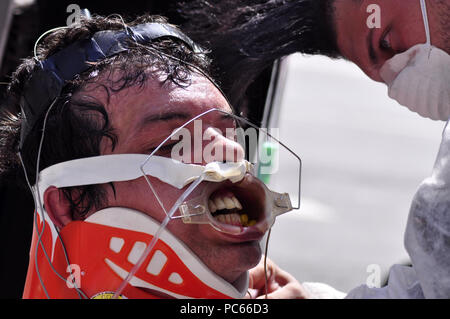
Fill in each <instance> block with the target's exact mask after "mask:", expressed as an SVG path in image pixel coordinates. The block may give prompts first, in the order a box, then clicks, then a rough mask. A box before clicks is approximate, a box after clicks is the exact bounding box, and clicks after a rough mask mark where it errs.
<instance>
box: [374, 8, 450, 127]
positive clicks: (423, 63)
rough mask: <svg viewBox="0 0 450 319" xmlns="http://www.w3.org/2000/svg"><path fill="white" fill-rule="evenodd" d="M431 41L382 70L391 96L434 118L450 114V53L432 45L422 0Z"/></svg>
mask: <svg viewBox="0 0 450 319" xmlns="http://www.w3.org/2000/svg"><path fill="white" fill-rule="evenodd" d="M420 4H421V9H422V15H423V20H424V25H425V31H426V36H427V42H426V43H424V44H418V45H415V46H413V47H412V48H410V49H409V50H407V51H406V52H403V53H401V54H397V55H395V56H394V57H393V58H392V59H390V60H388V61H387V62H386V63H385V64H384V65H383V67H382V68H381V70H380V76H381V78H382V79H383V81H384V82H385V83H386V84H387V85H388V88H389V97H391V98H392V99H394V100H396V101H397V102H398V103H400V104H401V105H403V106H406V107H407V108H408V109H409V110H411V111H413V112H416V113H418V114H420V115H421V116H423V117H426V118H430V119H432V120H441V121H447V120H448V119H449V117H450V84H449V83H450V56H449V55H448V54H447V53H446V52H445V51H443V50H441V49H439V48H437V47H435V46H432V45H431V37H430V28H429V23H428V16H427V8H426V3H425V0H420Z"/></svg>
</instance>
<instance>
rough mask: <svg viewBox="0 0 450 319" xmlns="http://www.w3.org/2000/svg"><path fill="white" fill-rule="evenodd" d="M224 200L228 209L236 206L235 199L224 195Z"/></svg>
mask: <svg viewBox="0 0 450 319" xmlns="http://www.w3.org/2000/svg"><path fill="white" fill-rule="evenodd" d="M223 202H224V203H225V207H226V208H227V209H233V208H234V207H235V205H234V202H233V200H232V199H231V198H229V197H224V198H223Z"/></svg>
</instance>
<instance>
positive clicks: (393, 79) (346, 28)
mask: <svg viewBox="0 0 450 319" xmlns="http://www.w3.org/2000/svg"><path fill="white" fill-rule="evenodd" d="M328 2H329V4H330V6H331V7H333V10H331V11H332V14H331V15H332V18H333V25H334V29H335V30H334V31H335V34H336V38H337V39H336V42H337V45H338V47H339V51H340V54H341V55H342V57H344V58H345V59H348V60H350V61H352V62H354V63H355V64H357V65H358V66H359V67H360V68H361V69H362V70H363V71H364V72H365V73H366V74H367V75H368V76H369V77H370V78H372V79H373V80H375V81H378V82H384V83H385V84H386V85H387V88H388V90H387V91H388V95H389V96H390V97H391V98H392V99H394V100H396V101H397V102H398V103H399V104H400V105H403V106H405V107H407V108H408V109H409V110H411V111H412V112H415V113H418V114H419V115H420V116H422V117H425V118H429V119H432V120H438V121H449V118H450V56H449V53H450V24H449V23H450V21H449V15H450V1H448V0H430V1H428V2H426V1H425V0H402V1H394V0H391V1H373V0H360V1H350V0H330V1H328ZM371 4H377V5H379V7H380V9H381V17H382V19H381V26H380V28H373V29H371V28H368V27H367V24H366V21H367V11H366V8H367V7H368V6H369V5H371ZM427 5H428V6H427ZM449 159H450V126H449V125H448V122H447V125H446V127H445V130H444V132H443V135H442V144H441V147H440V150H439V153H438V155H437V159H436V162H435V166H434V168H433V172H432V175H431V177H429V178H427V179H425V180H424V182H423V183H422V184H421V185H420V187H419V189H418V191H417V193H416V195H415V197H414V199H413V202H412V205H411V209H410V215H409V218H408V223H407V228H406V232H405V247H406V250H407V252H408V253H409V256H410V258H411V262H412V266H403V265H395V266H393V267H392V268H391V270H390V273H389V280H388V284H387V285H386V286H385V287H382V288H370V287H368V286H367V285H363V286H360V287H357V288H355V289H353V290H351V291H350V292H349V293H348V294H347V295H346V296H345V294H343V293H342V294H340V293H339V292H337V291H336V290H334V289H333V288H332V287H329V286H327V285H325V284H321V283H303V286H304V288H305V289H306V290H307V291H308V292H309V295H310V297H311V298H342V297H344V296H345V297H346V298H450V162H449ZM255 276H257V273H256V271H255Z"/></svg>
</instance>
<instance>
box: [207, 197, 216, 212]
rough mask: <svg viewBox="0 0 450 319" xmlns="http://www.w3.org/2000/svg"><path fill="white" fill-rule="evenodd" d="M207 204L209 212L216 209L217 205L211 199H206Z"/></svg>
mask: <svg viewBox="0 0 450 319" xmlns="http://www.w3.org/2000/svg"><path fill="white" fill-rule="evenodd" d="M208 205H209V211H210V212H211V213H214V212H215V211H216V210H217V206H216V205H215V204H214V202H213V201H212V200H209V201H208Z"/></svg>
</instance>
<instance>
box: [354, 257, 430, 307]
mask: <svg viewBox="0 0 450 319" xmlns="http://www.w3.org/2000/svg"><path fill="white" fill-rule="evenodd" d="M423 297H424V296H423V292H422V289H421V286H420V283H419V281H418V280H417V275H416V272H415V271H414V268H413V267H410V266H402V265H394V266H392V267H391V269H390V271H389V279H388V284H387V285H386V286H385V287H382V288H369V287H368V286H367V285H362V286H359V287H357V288H355V289H353V290H352V291H350V292H349V293H348V295H347V296H346V298H347V299H423Z"/></svg>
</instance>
